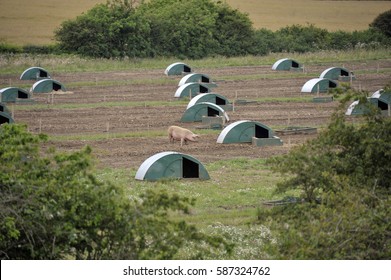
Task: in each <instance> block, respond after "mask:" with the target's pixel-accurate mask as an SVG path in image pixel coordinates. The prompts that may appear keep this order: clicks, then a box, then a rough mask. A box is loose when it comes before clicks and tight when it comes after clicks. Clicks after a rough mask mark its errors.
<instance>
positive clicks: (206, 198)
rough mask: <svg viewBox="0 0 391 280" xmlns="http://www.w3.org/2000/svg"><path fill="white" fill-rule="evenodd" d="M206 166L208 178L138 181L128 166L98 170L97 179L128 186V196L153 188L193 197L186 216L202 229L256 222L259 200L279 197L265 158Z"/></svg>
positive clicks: (276, 180) (274, 178)
mask: <svg viewBox="0 0 391 280" xmlns="http://www.w3.org/2000/svg"><path fill="white" fill-rule="evenodd" d="M205 168H206V169H207V170H208V172H209V175H210V177H211V179H210V180H205V181H203V180H201V181H200V180H167V179H166V180H161V181H157V182H148V181H138V180H136V179H134V176H135V174H136V171H137V170H127V169H104V170H99V178H101V179H102V180H109V181H112V182H113V183H115V184H119V185H120V186H123V187H125V188H127V189H128V192H129V195H130V196H138V195H139V194H141V193H143V192H144V191H145V190H147V189H154V190H166V191H167V192H169V193H176V194H178V195H180V196H183V197H189V198H194V199H196V205H195V206H194V207H193V209H192V214H191V215H190V216H189V217H186V219H188V221H189V222H192V223H194V224H197V225H198V226H200V227H203V228H205V227H207V226H209V225H211V224H214V223H222V224H225V225H235V226H243V225H246V224H247V223H249V222H252V221H255V219H256V212H257V211H256V209H257V207H259V206H260V205H261V204H262V201H265V200H271V199H276V198H278V195H276V194H275V193H274V190H275V186H276V183H277V182H278V180H279V179H280V177H279V176H276V175H275V174H272V172H271V171H270V169H269V167H268V166H267V165H266V160H265V159H255V160H254V159H246V158H242V159H232V160H224V161H217V162H213V163H210V164H207V165H205Z"/></svg>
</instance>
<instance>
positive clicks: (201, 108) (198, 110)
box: [181, 102, 229, 122]
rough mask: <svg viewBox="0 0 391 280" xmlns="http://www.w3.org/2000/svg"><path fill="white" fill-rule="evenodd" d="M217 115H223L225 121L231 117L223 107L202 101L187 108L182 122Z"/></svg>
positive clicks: (200, 119) (196, 120)
mask: <svg viewBox="0 0 391 280" xmlns="http://www.w3.org/2000/svg"><path fill="white" fill-rule="evenodd" d="M217 116H222V117H224V118H225V121H227V122H228V121H229V117H228V115H227V113H226V112H225V111H224V109H223V108H221V107H220V106H218V105H216V104H213V103H210V102H201V103H197V104H194V105H193V106H191V107H189V108H187V109H186V111H185V112H184V113H183V115H182V118H181V122H200V121H202V117H217Z"/></svg>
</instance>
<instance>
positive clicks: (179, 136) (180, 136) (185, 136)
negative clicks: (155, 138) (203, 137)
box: [168, 125, 200, 146]
mask: <svg viewBox="0 0 391 280" xmlns="http://www.w3.org/2000/svg"><path fill="white" fill-rule="evenodd" d="M198 137H200V136H199V135H197V134H194V133H193V132H191V131H190V130H188V129H186V128H183V127H179V126H175V125H173V126H170V127H169V128H168V138H169V139H170V142H174V141H175V140H181V146H182V145H183V142H185V145H187V141H192V142H195V141H197V140H196V138H198Z"/></svg>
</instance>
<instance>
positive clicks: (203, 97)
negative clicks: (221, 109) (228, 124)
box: [187, 93, 229, 108]
mask: <svg viewBox="0 0 391 280" xmlns="http://www.w3.org/2000/svg"><path fill="white" fill-rule="evenodd" d="M201 102H210V103H213V104H216V105H219V106H224V105H228V104H229V101H228V99H227V98H226V97H224V96H222V95H220V94H218V93H200V94H198V95H197V96H196V97H194V98H193V99H191V100H190V102H189V104H188V105H187V108H190V107H191V106H193V105H195V104H198V103H201Z"/></svg>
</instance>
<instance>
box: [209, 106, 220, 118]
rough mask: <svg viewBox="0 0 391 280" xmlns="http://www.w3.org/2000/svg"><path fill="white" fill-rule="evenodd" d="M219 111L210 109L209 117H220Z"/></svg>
mask: <svg viewBox="0 0 391 280" xmlns="http://www.w3.org/2000/svg"><path fill="white" fill-rule="evenodd" d="M219 115H220V114H219V111H218V110H216V109H213V108H211V107H208V117H216V116H219Z"/></svg>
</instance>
